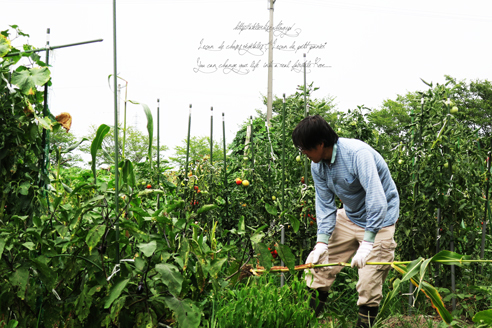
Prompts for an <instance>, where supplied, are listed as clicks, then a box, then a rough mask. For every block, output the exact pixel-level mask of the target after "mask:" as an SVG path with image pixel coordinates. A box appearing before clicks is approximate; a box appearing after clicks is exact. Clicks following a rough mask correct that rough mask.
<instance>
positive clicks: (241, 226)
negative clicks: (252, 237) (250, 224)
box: [237, 216, 246, 235]
mask: <svg viewBox="0 0 492 328" xmlns="http://www.w3.org/2000/svg"><path fill="white" fill-rule="evenodd" d="M237 233H238V235H244V234H245V233H246V226H245V224H244V216H241V218H240V219H239V223H238V227H237Z"/></svg>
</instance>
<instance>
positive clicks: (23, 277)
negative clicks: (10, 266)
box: [9, 267, 29, 299]
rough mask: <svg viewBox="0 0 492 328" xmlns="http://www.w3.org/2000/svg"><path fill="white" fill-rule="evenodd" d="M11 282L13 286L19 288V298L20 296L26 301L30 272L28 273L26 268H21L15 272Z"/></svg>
mask: <svg viewBox="0 0 492 328" xmlns="http://www.w3.org/2000/svg"><path fill="white" fill-rule="evenodd" d="M9 280H10V282H11V283H12V285H14V286H17V287H19V290H18V292H17V296H19V297H20V298H21V299H24V298H25V291H26V286H27V282H28V280H29V271H27V269H26V268H22V267H20V268H18V269H17V270H15V271H14V273H13V274H12V275H11V276H10V279H9Z"/></svg>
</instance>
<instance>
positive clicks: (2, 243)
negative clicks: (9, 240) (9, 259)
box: [0, 238, 5, 258]
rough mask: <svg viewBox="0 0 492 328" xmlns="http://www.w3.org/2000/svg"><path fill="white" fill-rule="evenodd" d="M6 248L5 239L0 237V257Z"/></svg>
mask: <svg viewBox="0 0 492 328" xmlns="http://www.w3.org/2000/svg"><path fill="white" fill-rule="evenodd" d="M4 248H5V239H3V238H2V239H0V258H2V254H3V249H4Z"/></svg>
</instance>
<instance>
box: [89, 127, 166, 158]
mask: <svg viewBox="0 0 492 328" xmlns="http://www.w3.org/2000/svg"><path fill="white" fill-rule="evenodd" d="M89 129H90V134H89V135H88V136H87V137H86V138H87V139H89V140H90V141H92V140H94V137H95V136H96V132H97V126H95V125H91V126H90V128H89ZM126 130H127V131H126V145H125V148H126V149H125V158H127V159H129V160H131V161H132V162H133V163H139V162H140V161H142V160H143V159H145V158H146V157H147V154H148V136H147V135H145V134H144V133H143V132H141V131H139V130H137V129H135V128H134V127H132V126H130V127H127V129H126ZM118 147H119V148H118V149H119V158H120V159H121V158H122V148H123V138H122V136H121V133H120V137H119V138H118ZM167 149H168V148H167V146H165V145H160V151H161V152H164V151H166V150H167ZM80 150H81V151H82V152H83V153H86V154H89V155H90V153H91V144H90V143H86V144H83V145H81V146H80ZM104 154H107V155H109V157H110V158H111V159H113V158H114V129H111V130H110V131H109V133H108V134H106V136H105V137H104V139H103V142H102V149H100V150H99V151H98V156H97V159H98V161H100V162H99V163H98V165H101V164H113V162H114V160H111V159H110V158H108V156H105V155H104ZM156 159H157V138H153V142H152V161H155V160H156Z"/></svg>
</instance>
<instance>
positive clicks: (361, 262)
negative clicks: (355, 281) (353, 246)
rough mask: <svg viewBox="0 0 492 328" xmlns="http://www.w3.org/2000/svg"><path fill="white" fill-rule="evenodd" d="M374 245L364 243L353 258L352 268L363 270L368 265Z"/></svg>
mask: <svg viewBox="0 0 492 328" xmlns="http://www.w3.org/2000/svg"><path fill="white" fill-rule="evenodd" d="M373 245H374V243H371V242H368V241H362V243H361V244H360V246H359V249H358V250H357V253H355V256H354V257H353V258H352V268H353V267H358V268H359V269H362V268H363V267H364V266H365V265H366V258H367V256H368V255H369V253H371V251H372V246H373Z"/></svg>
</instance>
